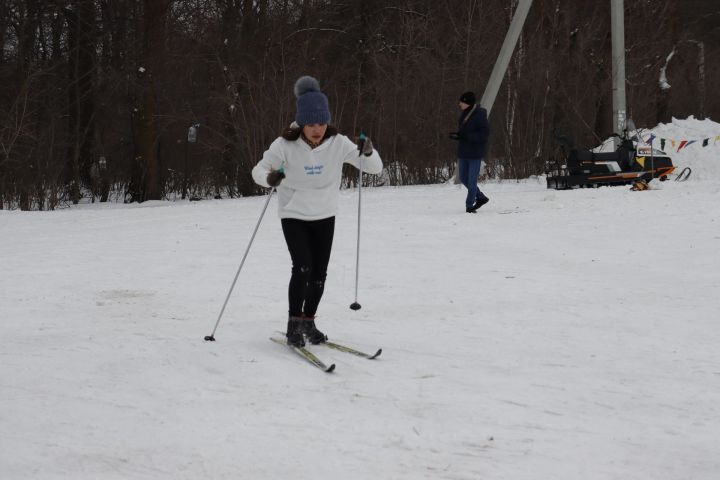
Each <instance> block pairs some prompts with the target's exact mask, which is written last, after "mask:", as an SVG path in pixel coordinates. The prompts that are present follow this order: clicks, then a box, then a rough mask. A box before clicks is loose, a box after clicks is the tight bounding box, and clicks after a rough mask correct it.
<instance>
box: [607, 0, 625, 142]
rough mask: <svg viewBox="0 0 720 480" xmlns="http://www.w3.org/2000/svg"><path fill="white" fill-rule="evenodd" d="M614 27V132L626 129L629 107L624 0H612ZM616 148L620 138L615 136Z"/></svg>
mask: <svg viewBox="0 0 720 480" xmlns="http://www.w3.org/2000/svg"><path fill="white" fill-rule="evenodd" d="M610 1H611V6H610V18H611V29H612V81H613V90H612V92H613V133H617V134H618V135H620V134H622V133H623V130H625V121H626V117H627V107H626V105H625V10H624V8H625V7H624V5H623V3H624V0H610ZM614 143H615V148H616V149H617V147H618V146H619V145H620V139H619V138H617V137H615V139H614Z"/></svg>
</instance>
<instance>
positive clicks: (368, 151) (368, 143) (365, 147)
mask: <svg viewBox="0 0 720 480" xmlns="http://www.w3.org/2000/svg"><path fill="white" fill-rule="evenodd" d="M358 141H359V140H358ZM372 152H373V144H372V140H370V137H365V141H364V143H363V144H362V149H361V150H360V153H362V154H363V155H365V156H366V157H369V156H370V155H372Z"/></svg>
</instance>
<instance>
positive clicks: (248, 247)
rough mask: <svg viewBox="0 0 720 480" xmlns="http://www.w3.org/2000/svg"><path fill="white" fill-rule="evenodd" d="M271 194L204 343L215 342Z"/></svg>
mask: <svg viewBox="0 0 720 480" xmlns="http://www.w3.org/2000/svg"><path fill="white" fill-rule="evenodd" d="M273 193H275V189H274V188H273V189H272V190H270V193H269V194H268V198H267V200H265V206H264V207H263V209H262V213H261V214H260V218H258V221H257V225H255V231H254V232H253V234H252V237H250V242H249V243H248V246H247V248H246V249H245V255H243V258H242V261H241V262H240V266H239V267H238V270H237V273H236V274H235V278H234V279H233V282H232V285H230V291H229V292H228V294H227V297H225V303H223V306H222V309H220V315H218V319H217V322H215V328H213V331H212V333H211V334H210V335H206V336H205V341H206V342H208V341H209V342H214V341H215V331H216V330H217V328H218V325H219V324H220V319H221V318H222V316H223V313H225V307H227V304H228V300H230V294H232V291H233V289H234V288H235V283H236V282H237V279H238V277H239V276H240V271H241V270H242V267H243V265H244V264H245V259H246V258H247V255H248V252H249V251H250V246H251V245H252V243H253V240H255V234H256V233H257V231H258V228H260V222H261V221H262V219H263V217H264V216H265V210H267V207H268V204H269V203H270V199H271V198H272V196H273Z"/></svg>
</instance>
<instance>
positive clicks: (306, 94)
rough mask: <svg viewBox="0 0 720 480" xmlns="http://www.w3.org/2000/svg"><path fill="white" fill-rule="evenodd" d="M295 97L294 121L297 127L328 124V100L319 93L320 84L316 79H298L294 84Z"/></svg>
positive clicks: (308, 77)
mask: <svg viewBox="0 0 720 480" xmlns="http://www.w3.org/2000/svg"><path fill="white" fill-rule="evenodd" d="M295 97H297V113H296V114H295V121H296V122H297V124H298V125H300V126H303V125H309V124H311V123H330V107H329V106H328V99H327V97H326V96H325V94H324V93H322V92H321V91H320V83H318V81H317V80H316V79H314V78H313V77H310V76H307V75H306V76H303V77H300V78H298V80H297V82H295Z"/></svg>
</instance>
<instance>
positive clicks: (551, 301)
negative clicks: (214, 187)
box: [0, 147, 720, 480]
mask: <svg viewBox="0 0 720 480" xmlns="http://www.w3.org/2000/svg"><path fill="white" fill-rule="evenodd" d="M706 148H708V147H706ZM708 151H709V150H708ZM717 151H718V150H717V147H716V149H715V150H714V152H715V154H717ZM698 171H699V172H700V171H702V169H701V168H700V167H698ZM698 177H701V175H698ZM651 185H652V187H653V189H652V190H649V191H645V192H631V191H629V190H628V188H627V187H615V188H599V189H587V190H575V191H554V190H546V189H545V186H544V183H543V182H542V180H539V181H536V180H528V181H523V182H517V183H516V182H502V183H488V184H484V185H483V190H484V191H485V192H486V193H487V194H488V196H490V198H491V202H490V203H489V204H488V205H486V206H485V207H483V208H482V209H481V211H480V212H479V213H478V214H477V215H468V214H466V213H465V212H464V203H463V202H464V191H463V189H462V187H459V186H454V185H436V186H422V187H404V188H376V189H367V190H363V226H362V238H361V257H360V258H361V263H360V283H359V297H358V300H359V302H360V303H361V304H362V306H363V308H362V309H361V310H359V311H357V312H353V311H351V310H350V309H349V308H348V306H349V304H350V303H351V302H352V301H353V300H354V285H355V283H354V282H355V247H356V244H355V241H356V226H357V224H356V222H357V218H356V212H357V192H355V191H342V192H341V211H340V213H339V216H338V223H337V229H336V238H335V246H334V250H333V256H332V259H331V264H330V270H329V276H328V283H327V289H326V293H325V296H324V299H323V302H322V304H321V307H320V311H319V317H318V324H319V326H320V327H321V328H322V329H324V330H325V331H326V333H328V334H329V336H330V338H331V339H334V340H337V341H341V342H343V343H347V344H349V345H351V346H354V347H357V348H360V349H363V350H368V351H369V350H374V349H375V348H377V347H382V348H383V349H384V351H383V354H382V356H381V357H380V358H378V359H377V360H374V361H368V360H364V359H361V358H356V357H352V356H350V355H347V354H344V353H341V352H335V351H332V350H329V349H327V348H323V347H314V348H313V351H315V352H316V353H317V355H318V356H320V357H321V358H323V359H324V360H326V361H327V362H334V363H336V365H337V369H336V371H335V372H334V373H332V374H325V373H323V372H321V371H319V370H316V369H314V368H313V367H312V366H310V365H309V364H306V363H303V362H302V360H301V359H299V358H297V357H295V356H294V355H293V354H292V353H291V352H290V351H289V350H287V349H286V348H285V347H283V346H280V345H276V344H274V343H272V342H270V341H269V340H268V338H269V337H270V336H271V335H273V332H274V331H276V330H281V329H283V328H284V326H285V320H286V308H287V307H286V289H287V282H288V279H289V272H290V261H289V255H288V253H287V249H286V247H285V243H284V240H283V237H282V233H281V230H280V222H279V220H278V219H277V217H276V203H275V199H273V200H271V203H270V207H269V209H268V213H267V214H266V217H265V218H264V220H263V223H262V224H261V226H260V229H259V232H258V234H257V237H256V239H255V242H254V244H253V245H252V248H251V250H250V254H249V256H248V259H247V261H246V263H245V265H244V267H243V271H242V272H241V274H240V277H239V280H238V283H237V286H236V288H235V291H234V293H233V296H232V297H231V299H230V302H229V304H228V307H227V310H226V312H225V315H224V317H223V319H222V321H221V323H220V325H219V327H218V330H217V333H216V338H217V341H216V342H213V343H211V342H204V341H203V337H204V336H205V335H208V334H209V333H210V332H211V330H212V328H213V326H214V324H215V321H216V319H217V315H218V313H219V310H220V307H221V305H222V302H223V300H224V298H225V296H226V294H227V291H228V288H229V286H230V283H231V281H232V279H233V276H234V275H235V272H236V270H237V267H238V265H239V262H240V260H241V258H242V254H243V253H244V251H245V248H246V246H247V242H248V241H249V239H250V236H251V234H252V231H253V229H254V227H255V224H256V222H257V219H258V216H259V214H260V211H261V210H262V206H263V204H264V202H265V200H266V198H263V197H257V198H245V199H237V200H221V201H215V200H213V201H204V202H197V203H185V202H176V203H167V202H150V203H146V204H142V205H118V204H95V205H86V206H80V207H75V208H72V209H68V210H62V211H55V212H17V211H13V212H7V211H0V230H1V231H2V238H3V243H2V248H1V249H0V265H2V270H3V274H2V275H1V276H0V292H2V295H0V312H1V315H0V316H1V318H2V321H1V322H0V336H1V337H2V338H3V345H2V348H0V392H1V393H0V425H1V426H2V428H0V445H1V446H2V448H0V471H1V472H2V475H0V477H2V478H3V479H4V480H18V479H61V478H62V479H66V478H67V479H74V480H79V479H128V478H132V479H148V480H150V479H153V480H156V479H238V478H247V479H277V478H294V479H328V478H342V479H357V480H364V479H368V478H383V479H407V480H417V479H467V480H470V479H479V478H492V479H513V480H523V479H527V480H537V479H540V478H545V479H549V478H552V479H567V480H577V479H579V478H582V479H585V480H592V479H618V478H628V479H629V478H632V479H635V480H662V479H667V480H676V479H680V478H683V479H685V478H687V479H693V480H711V479H715V478H717V474H718V472H719V471H720V447H718V445H720V349H718V345H720V324H719V323H718V321H717V312H718V311H720V297H718V292H719V291H720V274H718V272H719V271H720V255H718V249H719V248H720V208H718V207H720V187H719V186H718V182H717V181H703V180H697V179H693V178H691V180H690V181H687V182H684V183H680V182H672V181H671V182H665V183H659V182H652V184H651Z"/></svg>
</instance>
